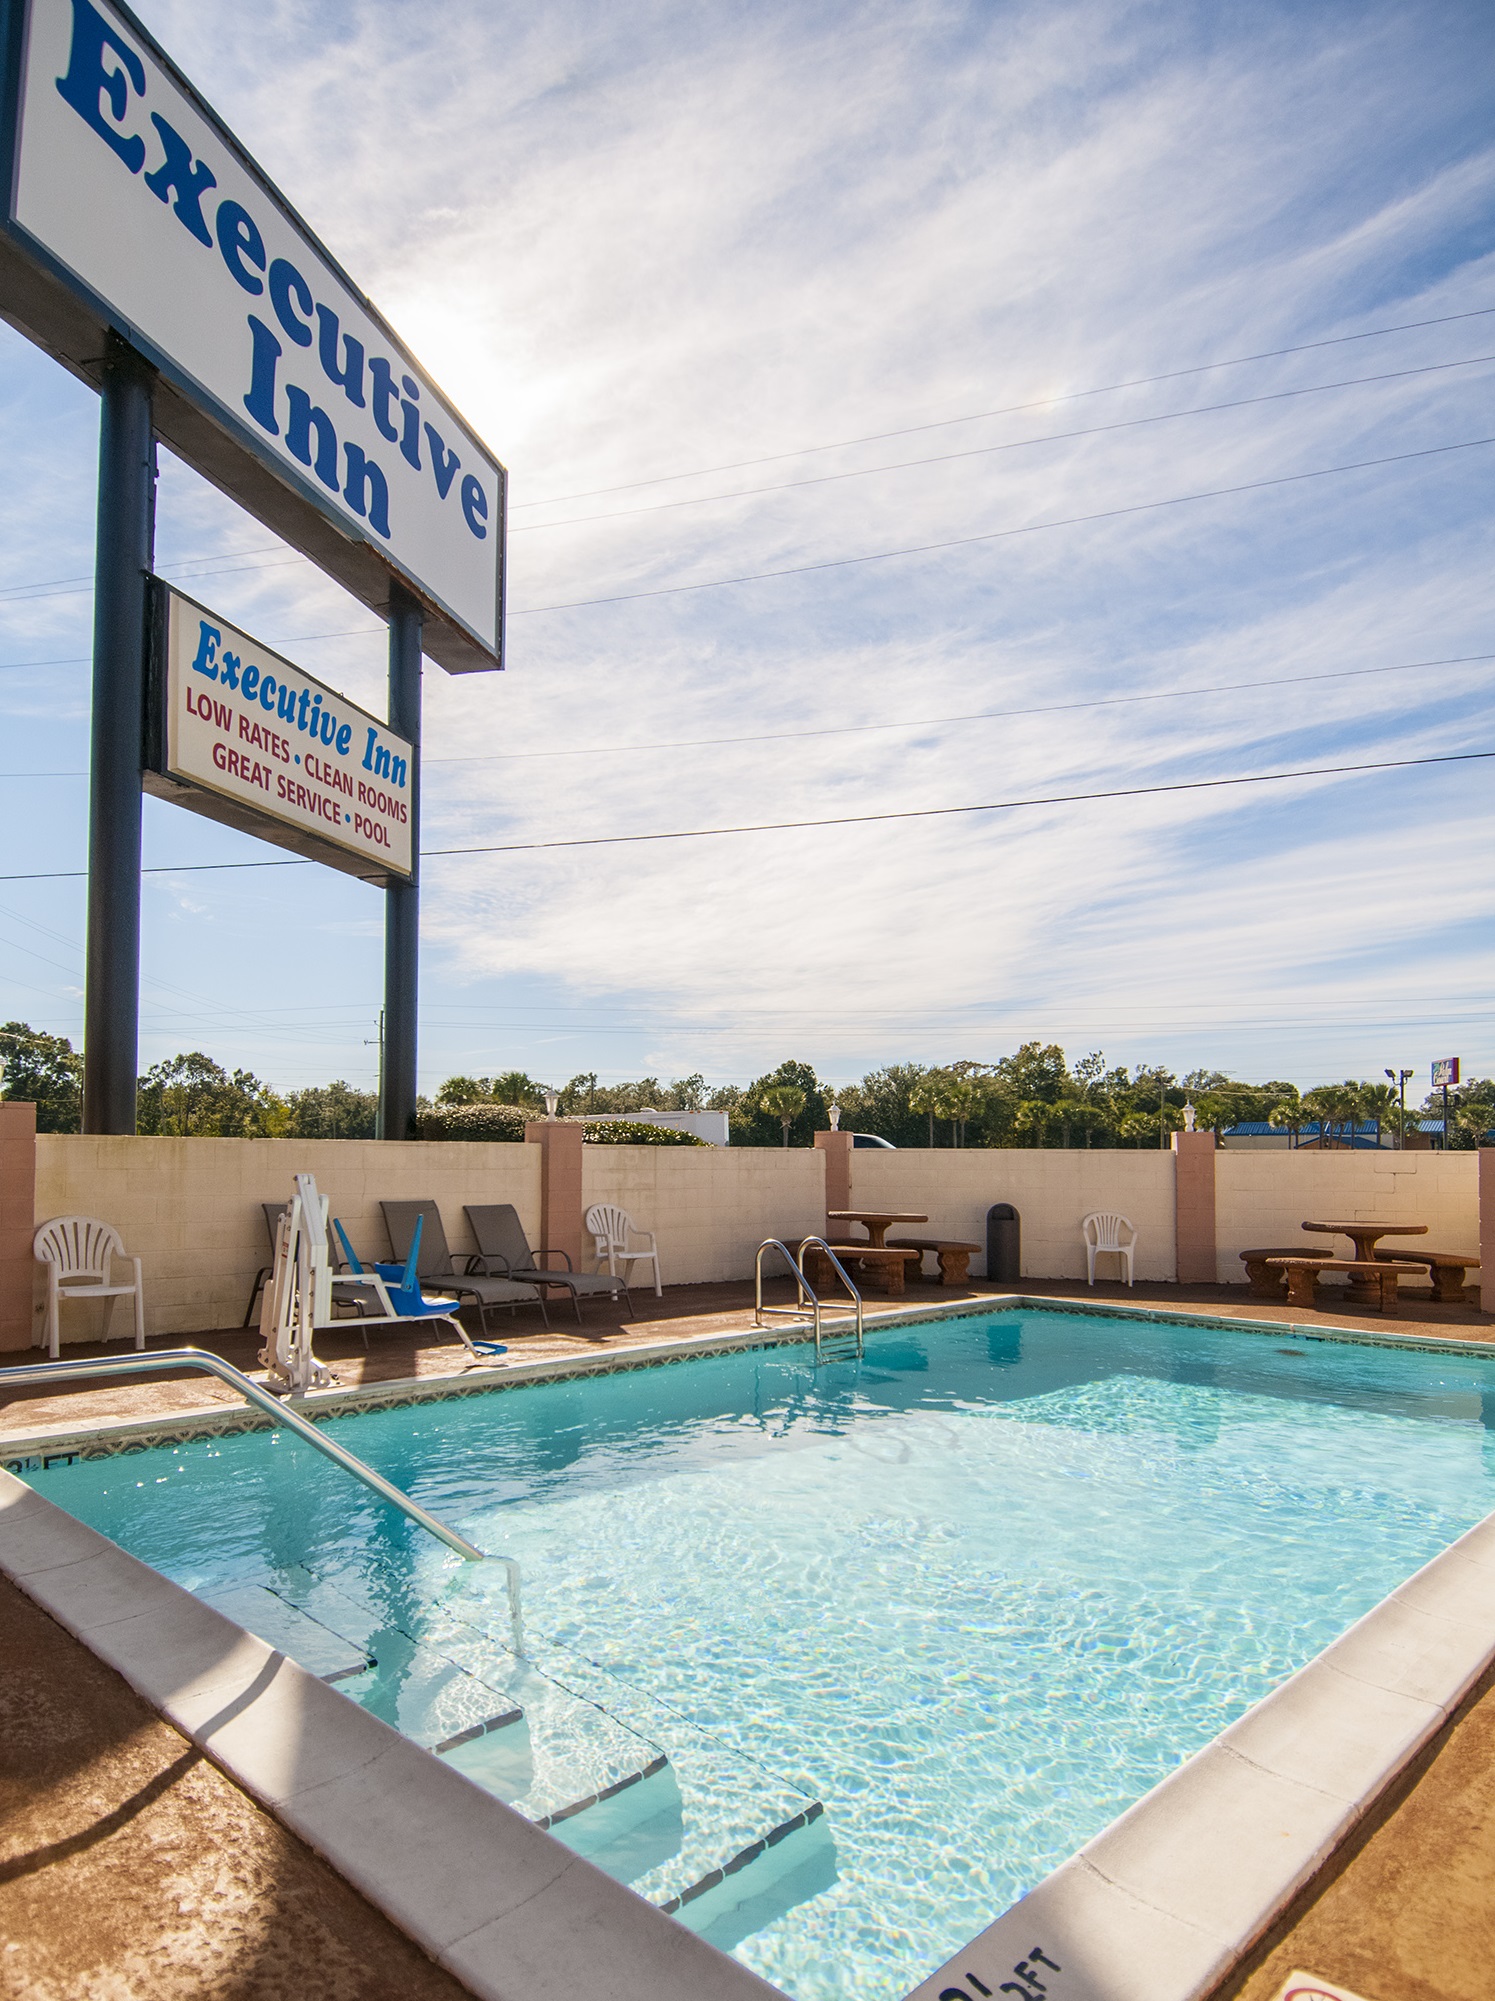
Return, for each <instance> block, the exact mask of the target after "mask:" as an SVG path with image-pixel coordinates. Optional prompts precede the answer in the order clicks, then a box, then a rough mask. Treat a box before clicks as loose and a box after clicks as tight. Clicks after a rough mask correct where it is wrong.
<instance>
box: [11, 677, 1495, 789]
mask: <svg viewBox="0 0 1495 2001" xmlns="http://www.w3.org/2000/svg"><path fill="white" fill-rule="evenodd" d="M1485 660H1495V653H1458V654H1453V655H1450V656H1449V658H1447V659H1445V660H1403V661H1399V662H1396V663H1395V664H1394V665H1391V666H1388V667H1335V668H1331V669H1330V670H1329V671H1327V672H1326V673H1322V674H1281V675H1273V676H1272V677H1271V678H1270V679H1268V680H1263V681H1219V682H1215V683H1213V684H1212V685H1210V686H1207V687H1201V688H1159V689H1157V690H1155V691H1153V692H1150V693H1147V694H1141V695H1101V696H1097V697H1095V698H1094V699H1093V700H1091V701H1085V702H1044V703H1041V704H1039V705H1037V706H1035V707H1033V708H1026V709H974V710H971V711H969V712H968V713H966V714H964V715H956V716H914V717H910V718H906V719H904V720H902V721H900V722H891V723H834V724H827V725H826V726H825V727H824V728H821V729H809V730H763V731H758V732H755V733H754V734H752V735H749V736H690V737H677V738H675V739H672V740H668V741H662V742H659V743H625V744H586V745H583V746H581V747H580V748H576V749H571V750H515V751H493V752H489V753H487V754H485V755H482V756H477V757H427V758H423V759H422V763H423V764H513V763H518V762H521V761H527V760H528V759H530V758H536V757H618V756H625V755H628V754H631V753H635V752H639V751H658V750H701V749H706V748H708V747H710V746H713V745H718V744H736V743H794V742H798V741H799V740H800V738H802V737H822V736H865V735H867V734H868V733H870V732H872V731H874V730H923V729H938V728H942V727H944V726H945V725H947V724H951V723H986V722H1005V721H1009V720H1011V719H1013V718H1015V717H1019V716H1056V715H1070V714H1073V713H1074V712H1075V711H1077V710H1080V709H1114V708H1122V707H1127V706H1129V705H1131V704H1132V703H1134V702H1174V701H1181V700H1182V699H1183V698H1184V697H1186V696H1196V695H1234V694H1239V693H1240V692H1241V691H1243V690H1244V689H1248V688H1297V687H1302V686H1304V685H1305V684H1306V683H1308V682H1310V681H1350V680H1357V679H1360V678H1362V677H1363V676H1365V675H1369V674H1410V673H1413V672H1415V671H1417V670H1419V669H1427V668H1429V667H1467V666H1474V665H1477V664H1478V663H1479V662H1481V661H1485ZM5 775H7V774H4V773H0V776H5ZM9 775H10V776H20V775H22V774H19V773H11V774H9ZM37 775H38V776H53V777H58V778H81V777H83V776H84V775H85V774H84V773H82V772H77V771H66V772H55V773H50V774H41V773H39V774H37Z"/></svg>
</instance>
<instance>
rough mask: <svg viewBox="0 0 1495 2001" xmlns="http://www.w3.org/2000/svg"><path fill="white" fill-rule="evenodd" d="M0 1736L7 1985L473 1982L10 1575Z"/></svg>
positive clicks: (417, 1998) (136, 1990)
mask: <svg viewBox="0 0 1495 2001" xmlns="http://www.w3.org/2000/svg"><path fill="white" fill-rule="evenodd" d="M0 1740H3V1742H4V1744H5V1747H6V1755H5V1760H4V1772H3V1775H0V1825H3V1832H0V1937H3V1939H4V1942H5V1943H4V1946H3V1948H0V1951H3V1958H0V1991H3V1992H4V1993H5V1994H7V1995H10V1996H12V1997H14V2001H55V1997H58V1996H62V1995H79V1996H82V1995H89V1996H92V1995H102V1994H108V1995H110V1996H115V1997H119V2001H126V1997H129V2001H133V1997H134V1996H136V1995H139V1996H141V1997H142V2001H144V1997H146V1996H149V1997H150V2001H177V1997H182V2001H186V1997H189V1996H190V1997H197V1996H203V1995H217V1994H223V1995H227V1994H233V1995H234V1996H235V1997H236V2001H282V1997H283V1996H286V1995H291V1994H295V1995H304V1996H308V1997H310V1996H318V1997H323V1996H325V1997H327V2001H465V1997H466V1996H468V1994H469V1992H470V1990H469V1989H468V1988H466V1987H464V1986H462V1985H461V1983H460V1982H459V1981H457V1980H456V1979H454V1978H453V1976H452V1975H451V1974H449V1973H446V1972H444V1971H443V1970H442V1969H441V1968H440V1967H438V1966H436V1965H435V1964H433V1962H432V1961H431V1960H429V1959H428V1958H427V1957H426V1955H425V1954H424V1953H423V1952H421V1951H420V1950H419V1948H418V1947H417V1946H415V1945H413V1944H412V1943H411V1941H410V1940H409V1939H407V1938H406V1937H405V1935H404V1933H403V1932H400V1931H397V1930H396V1929H395V1927H394V1926H393V1925H392V1924H391V1923H390V1922H389V1920H388V1918H386V1917H384V1916H383V1914H382V1913H381V1912H379V1911H377V1910H375V1909H374V1907H373V1905H371V1904H370V1903H368V1902H367V1901H366V1900H365V1899H364V1898H363V1897H361V1896H360V1895H359V1894H358V1892H357V1891H356V1890H354V1889H353V1888H352V1887H351V1886H350V1885H349V1884H348V1883H347V1882H345V1881H344V1879H343V1878H342V1877H341V1876H340V1875H338V1873H337V1872H336V1870H334V1869H332V1868H331V1867H330V1866H329V1865H328V1864H327V1863H326V1862H324V1861H323V1860H322V1859H321V1857H320V1856H317V1855H314V1854H313V1853H312V1851H311V1850H310V1849H309V1848H308V1847H307V1846H306V1845H305V1843H304V1842H301V1841H298V1840H297V1839H296V1837H295V1836H294V1835H293V1834H290V1833H289V1832H288V1831H287V1830H286V1829H285V1828H284V1827H282V1826H281V1824H280V1822H279V1821H277V1820H276V1819H274V1818H273V1817H272V1816H271V1815H270V1814H268V1813H267V1812H266V1811H265V1809H264V1808H263V1807H261V1806H259V1805H258V1804H257V1803H256V1802H255V1801H254V1800H252V1799H251V1798H250V1797H249V1796H248V1794H247V1793H245V1792H243V1791H242V1790H241V1789H240V1788H239V1787H238V1786H236V1785H234V1784H233V1783H232V1781H231V1780H229V1779H228V1778H226V1777H225V1776H224V1774H223V1773H222V1772H220V1771H219V1770H218V1768H217V1766H216V1765H213V1764H211V1763H209V1761H208V1760H207V1759H206V1758H205V1757H204V1756H203V1755H202V1753H201V1752H200V1751H198V1750H197V1749H196V1748H195V1746H193V1745H192V1744H190V1743H189V1742H188V1741H187V1739H186V1738H185V1737H183V1736H182V1735H181V1733H180V1732H179V1731H177V1730H174V1729H173V1728H172V1727H171V1725H170V1724H169V1723H166V1722H165V1721H164V1720H163V1719H162V1718H161V1717H160V1716H159V1715H158V1714H157V1713H156V1711H155V1710H154V1709H153V1708H151V1707H150V1705H149V1704H148V1703H146V1702H144V1701H143V1700H142V1699H141V1697H140V1696H138V1695H137V1694H136V1693H135V1691H134V1690H133V1689H132V1688H130V1687H129V1685H128V1684H127V1683H126V1682H125V1681H124V1679H123V1678H122V1677H121V1676H120V1675H119V1674H117V1673H116V1672H115V1671H114V1669H113V1668H110V1667H106V1666H105V1665H104V1663H103V1662H102V1661H101V1660H100V1659H99V1658H98V1657H97V1655H95V1654H94V1653H92V1652H91V1651H90V1650H89V1649H88V1648H87V1647H86V1646H84V1645H83V1643H82V1642H81V1641H79V1640H76V1639H74V1638H73V1636H72V1635H71V1634H70V1633H67V1632H65V1631H64V1630H63V1628H62V1627H61V1626H59V1625H58V1624H57V1622H56V1621H55V1620H54V1619H52V1618H50V1617H49V1616H48V1615H47V1614H46V1613H45V1612H44V1611H43V1610H42V1609H41V1607H40V1606H39V1605H37V1604H35V1603H33V1601H32V1600H31V1599H30V1598H28V1597H27V1596H26V1595H25V1594H24V1593H23V1592H21V1591H20V1590H18V1589H17V1588H16V1586H15V1585H14V1584H12V1583H10V1582H9V1581H8V1580H7V1579H5V1578H0Z"/></svg>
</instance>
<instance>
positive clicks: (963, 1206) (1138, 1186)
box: [851, 1147, 1175, 1279]
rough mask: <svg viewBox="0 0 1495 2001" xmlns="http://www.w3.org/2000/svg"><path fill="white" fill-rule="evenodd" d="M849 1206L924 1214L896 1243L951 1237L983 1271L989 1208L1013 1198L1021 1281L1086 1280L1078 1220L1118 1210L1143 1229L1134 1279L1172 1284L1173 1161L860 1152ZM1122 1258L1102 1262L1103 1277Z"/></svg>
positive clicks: (1135, 1155)
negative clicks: (972, 1246) (976, 1248)
mask: <svg viewBox="0 0 1495 2001" xmlns="http://www.w3.org/2000/svg"><path fill="white" fill-rule="evenodd" d="M851 1186H852V1202H851V1206H852V1207H853V1208H856V1207H857V1206H858V1205H860V1206H861V1207H863V1208H867V1209H876V1208H880V1207H886V1208H889V1209H922V1210H923V1211H925V1213H926V1214H927V1215H928V1217H929V1221H928V1223H917V1224H915V1223H910V1224H908V1225H907V1226H906V1227H900V1228H894V1229H891V1230H889V1232H888V1235H889V1236H890V1237H897V1236H918V1237H932V1236H935V1235H946V1236H950V1237H957V1238H964V1239H966V1240H967V1241H968V1242H970V1243H977V1244H980V1245H981V1253H980V1255H979V1256H977V1257H973V1258H972V1259H971V1270H972V1272H973V1273H974V1274H977V1275H978V1276H979V1275H981V1274H983V1273H984V1272H985V1270H986V1212H987V1210H988V1209H989V1208H990V1207H991V1205H992V1203H993V1202H1010V1203H1012V1205H1013V1207H1014V1208H1015V1209H1016V1210H1017V1212H1018V1215H1019V1216H1020V1217H1021V1218H1022V1244H1023V1276H1024V1277H1025V1278H1083V1277H1084V1276H1085V1241H1084V1238H1083V1237H1082V1236H1081V1234H1080V1224H1081V1222H1082V1220H1083V1219H1084V1217H1085V1216H1087V1215H1088V1214H1089V1212H1090V1211H1091V1210H1092V1209H1119V1210H1120V1211H1121V1213H1122V1214H1123V1215H1124V1216H1127V1217H1129V1218H1130V1220H1131V1221H1132V1222H1133V1223H1134V1224H1135V1225H1136V1227H1137V1231H1138V1239H1137V1259H1136V1275H1137V1277H1138V1278H1139V1279H1144V1278H1145V1279H1172V1278H1173V1277H1174V1276H1175V1271H1174V1249H1173V1155H1172V1154H1171V1153H1163V1152H1161V1151H1158V1152H1150V1151H1148V1152H1130V1151H1127V1150H1126V1149H1124V1148H1118V1149H1116V1150H1114V1151H1112V1150H1107V1149H1103V1148H1085V1149H1083V1150H1082V1149H1079V1148H1075V1149H1073V1150H1066V1149H1062V1148H1057V1147H1056V1148H1052V1149H1051V1148H1045V1147H1035V1148H1026V1147H1022V1148H1018V1147H1012V1148H1008V1147H1001V1148H986V1147H972V1148H969V1149H967V1148H953V1147H952V1148H949V1149H941V1148H938V1147H936V1148H934V1149H930V1148H928V1147H908V1148H900V1149H899V1151H898V1152H897V1153H885V1152H884V1151H883V1150H882V1149H881V1148H880V1147H859V1148H858V1149H857V1150H856V1152H854V1153H853V1154H852V1156H851ZM1119 1266H1120V1260H1119V1259H1116V1258H1106V1259H1103V1260H1102V1263H1101V1276H1102V1277H1106V1278H1109V1277H1112V1276H1114V1275H1116V1274H1117V1273H1118V1271H1119Z"/></svg>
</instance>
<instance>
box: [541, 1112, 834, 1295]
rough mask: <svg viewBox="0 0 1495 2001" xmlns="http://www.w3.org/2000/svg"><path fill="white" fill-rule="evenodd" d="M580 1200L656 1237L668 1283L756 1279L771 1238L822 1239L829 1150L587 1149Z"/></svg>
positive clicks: (790, 1240)
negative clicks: (615, 1210) (622, 1213)
mask: <svg viewBox="0 0 1495 2001" xmlns="http://www.w3.org/2000/svg"><path fill="white" fill-rule="evenodd" d="M535 1151H536V1152H538V1151H539V1149H538V1148H536V1149H535ZM582 1199H583V1204H584V1205H585V1206H590V1204H592V1203H593V1202H615V1203H617V1205H618V1206H619V1208H621V1209H626V1210H627V1211H628V1213H629V1215H630V1216H631V1217H632V1218H633V1220H634V1222H635V1223H636V1224H637V1225H638V1227H639V1228H640V1229H641V1230H652V1231H653V1232H654V1233H655V1235H656V1236H657V1237H658V1239H659V1269H660V1273H661V1276H662V1277H663V1279H664V1283H665V1284H666V1285H702V1284H707V1283H710V1282H711V1281H713V1280H717V1279H728V1278H751V1277H752V1275H753V1260H754V1258H755V1256H756V1255H757V1250H758V1246H759V1244H761V1243H762V1242H763V1240H764V1239H765V1238H766V1237H780V1238H782V1239H783V1241H784V1242H785V1243H787V1244H788V1245H790V1247H791V1248H793V1247H794V1246H795V1245H796V1244H798V1243H799V1241H800V1239H801V1238H803V1237H810V1236H819V1234H820V1232H821V1229H822V1228H823V1226H824V1223H825V1155H824V1154H823V1153H821V1152H819V1151H818V1149H815V1148H810V1147H789V1148H787V1149H785V1148H783V1147H757V1146H734V1147H684V1146H680V1147H675V1146H589V1147H585V1148H584V1149H583V1151H582ZM588 1245H589V1247H590V1239H589V1240H588ZM776 1262H778V1263H780V1264H781V1263H782V1261H776ZM587 1263H588V1265H589V1266H590V1264H591V1259H590V1257H588V1260H587ZM643 1277H644V1271H643V1268H642V1267H640V1268H639V1279H640V1282H641V1283H642V1282H643Z"/></svg>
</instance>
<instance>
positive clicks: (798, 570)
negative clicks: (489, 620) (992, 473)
mask: <svg viewBox="0 0 1495 2001" xmlns="http://www.w3.org/2000/svg"><path fill="white" fill-rule="evenodd" d="M1478 445H1495V438H1466V439H1464V440H1462V441H1461V442H1460V443H1458V444H1454V445H1428V446H1426V447H1424V448H1423V449H1422V450H1421V451H1415V452H1392V453H1389V454H1388V455H1387V456H1386V457H1384V458H1378V459H1356V460H1354V461H1353V462H1351V463H1350V464H1348V465H1341V466H1319V467H1316V468H1315V469H1314V470H1313V471H1312V472H1290V473H1280V474H1278V475H1277V476H1276V477H1275V478H1273V479H1253V480H1247V481H1246V482H1245V483H1244V484H1242V485H1240V486H1215V487H1208V488H1206V489H1205V490H1204V491H1203V492H1201V493H1176V494H1171V495H1170V496H1169V497H1168V498H1167V499H1166V500H1140V501H1136V502H1134V503H1133V504H1132V505H1131V506H1129V507H1105V508H1101V509H1100V510H1099V511H1098V512H1097V513H1094V514H1070V515H1065V516H1064V517H1063V518H1062V519H1060V520H1056V521H1029V522H1026V523H1024V525H1023V526H1022V527H1020V528H992V529H989V530H987V531H986V532H985V533H983V534H980V535H957V536H954V537H952V538H951V539H950V540H949V541H945V542H920V543H916V544H914V545H913V546H912V547H910V548H907V549H879V550H876V551H875V552H874V553H873V554H872V555H870V556H832V557H830V558H828V559H827V560H826V561H824V562H820V563H794V564H791V565H789V566H788V567H787V568H785V569H780V570H752V571H749V572H747V573H746V574H745V575H743V576H740V577H713V578H710V579H708V580H707V581H705V582H703V583H698V584H661V585H659V586H657V587H656V588H655V589H653V590H647V591H618V592H615V593H614V594H613V595H612V596H610V597H602V598H571V599H568V600H567V601H566V602H565V603H563V604H535V605H525V606H523V607H522V608H520V609H519V610H516V611H512V612H511V613H510V614H509V616H510V617H511V618H534V617H537V616H539V615H540V614H541V613H544V612H554V611H585V610H587V609H589V608H590V607H591V606H594V605H604V604H636V603H638V602H639V601H640V600H641V599H643V598H669V597H679V596H681V595H683V594H684V593H685V592H687V591H719V590H725V589H727V588H728V587H729V586H731V585H734V584H762V583H771V582H773V581H774V580H775V579H777V578H779V577H803V576H809V575H810V574H811V573H812V572H814V571H816V570H844V569H849V568H851V567H853V566H854V565H856V564H860V563H887V562H891V561H892V560H893V559H894V558H895V557H900V556H930V555H934V554H936V553H937V552H938V551H939V550H942V549H965V548H969V547H970V546H971V545H972V544H973V543H977V542H1002V541H1005V540H1007V539H1008V538H1009V537H1011V536H1014V535H1037V534H1039V533H1040V532H1042V531H1043V530H1044V529H1047V528H1081V527H1085V526H1087V525H1088V524H1090V523H1092V522H1096V521H1117V520H1120V519H1121V518H1122V517H1123V516H1125V515H1129V514H1149V513H1152V512H1154V511H1155V510H1157V509H1158V508H1162V507H1184V506H1187V505H1188V504H1189V503H1190V502H1192V501H1196V500H1227V499H1230V498H1231V497H1232V496H1234V495H1236V494H1241V493H1261V492H1263V491H1264V490H1265V489H1266V488H1267V487H1271V486H1295V485H1297V484H1299V483H1300V482H1301V481H1303V480H1308V479H1329V478H1331V477H1332V476H1333V475H1334V474H1336V473H1345V472H1366V471H1369V470H1370V469H1371V468H1373V467H1375V466H1390V465H1402V464H1405V463H1406V462H1407V461H1408V460H1410V459H1431V458H1438V457H1439V456H1441V455H1442V454H1443V453H1445V452H1468V451H1473V450H1474V449H1475V447H1476V446H1478Z"/></svg>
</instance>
